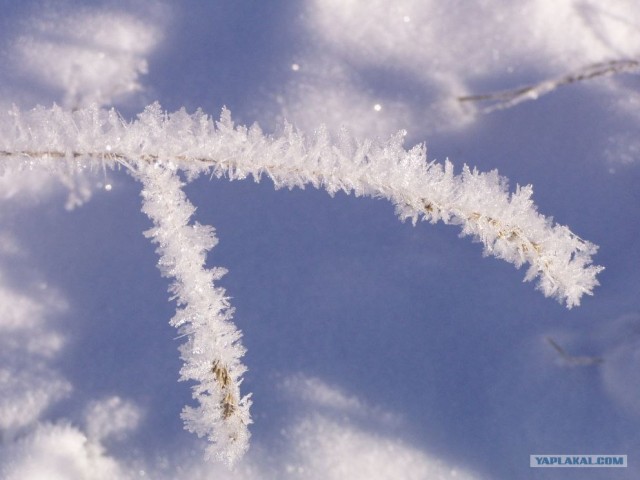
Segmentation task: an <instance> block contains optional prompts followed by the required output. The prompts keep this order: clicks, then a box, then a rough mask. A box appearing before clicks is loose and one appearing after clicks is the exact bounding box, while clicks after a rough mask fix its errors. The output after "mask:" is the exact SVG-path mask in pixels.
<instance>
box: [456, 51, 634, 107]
mask: <svg viewBox="0 0 640 480" xmlns="http://www.w3.org/2000/svg"><path fill="white" fill-rule="evenodd" d="M639 69H640V62H639V61H638V60H611V61H609V62H601V63H594V64H593V65H589V66H587V67H584V68H581V69H580V70H577V71H575V72H572V73H569V74H567V75H564V76H562V77H559V78H554V79H551V80H545V81H543V82H540V83H536V84H533V85H526V86H524V87H518V88H514V89H512V90H504V91H500V92H491V93H484V94H480V95H469V96H465V97H459V98H458V100H459V101H460V102H489V103H491V105H489V106H488V107H485V108H483V110H482V111H483V112H484V113H490V112H493V111H495V110H504V109H507V108H511V107H514V106H515V105H518V104H519V103H522V102H526V101H528V100H536V99H538V98H540V97H541V96H543V95H546V94H547V93H551V92H553V91H554V90H555V89H557V88H559V87H562V86H564V85H569V84H571V83H577V82H581V81H584V80H590V79H592V78H597V77H603V76H610V75H615V74H618V73H627V72H635V71H638V70H639Z"/></svg>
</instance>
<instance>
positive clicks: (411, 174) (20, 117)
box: [0, 104, 602, 308]
mask: <svg viewBox="0 0 640 480" xmlns="http://www.w3.org/2000/svg"><path fill="white" fill-rule="evenodd" d="M403 136H404V135H403V134H402V132H401V133H399V134H398V135H396V136H395V137H393V138H391V139H390V140H389V141H388V142H387V143H376V142H372V141H370V140H365V141H357V140H354V139H353V138H351V137H350V136H349V135H348V134H347V133H343V134H342V135H341V136H340V138H339V139H338V141H337V142H335V143H332V141H331V140H330V138H329V135H328V134H327V132H326V130H323V129H320V130H319V131H318V132H317V133H316V134H315V136H314V137H313V138H310V139H309V138H305V137H304V136H303V135H302V134H301V133H299V132H297V131H296V130H295V129H294V128H293V127H291V126H288V125H287V126H285V128H284V131H283V132H282V133H281V134H280V135H276V136H268V135H265V134H263V132H262V131H261V130H260V128H259V127H257V126H253V127H251V128H246V127H243V126H238V127H236V126H234V124H233V122H232V120H231V116H230V113H229V112H228V111H227V110H224V111H223V112H222V117H221V119H220V121H218V122H214V121H213V120H212V119H211V118H210V117H208V116H207V115H205V114H204V113H202V112H201V111H198V112H196V113H194V114H193V115H189V114H188V113H186V112H185V111H184V110H181V111H178V112H175V113H173V114H171V115H169V114H166V113H165V112H163V111H162V110H161V108H160V106H159V105H157V104H155V105H152V106H150V107H147V109H145V111H144V112H143V113H141V114H140V115H139V116H138V119H137V120H136V121H133V122H130V123H129V122H126V121H124V120H123V119H122V118H121V117H120V116H119V115H118V114H117V112H115V111H114V110H101V109H98V108H89V109H82V110H78V111H75V112H68V111H64V110H62V109H60V108H58V107H53V108H51V109H45V108H38V109H34V110H31V111H29V112H23V113H22V112H19V111H17V110H16V109H14V110H13V111H12V112H10V113H9V114H8V115H7V114H4V115H2V116H1V118H0V157H1V160H0V161H1V162H2V164H4V165H5V167H6V168H15V167H16V165H15V164H16V163H21V164H22V166H23V167H24V166H25V165H27V166H33V165H36V164H40V165H48V166H49V167H50V168H54V169H55V168H67V169H68V168H72V169H73V168H87V167H89V166H91V165H92V164H95V165H107V166H110V167H113V166H115V165H117V164H118V163H123V162H127V163H129V164H131V165H133V166H136V165H141V164H145V163H155V162H158V161H163V162H164V161H171V162H173V165H174V166H175V168H176V169H178V170H181V171H183V172H184V173H185V175H186V176H187V178H189V179H192V178H195V177H197V176H199V175H200V174H207V175H216V176H223V175H226V176H228V177H229V178H231V179H244V178H247V177H249V176H252V177H253V178H254V179H255V180H256V181H258V180H260V178H262V176H267V177H269V178H270V179H271V180H272V181H273V182H274V184H275V185H276V187H289V188H293V187H300V188H304V186H305V185H307V184H310V185H312V186H314V187H316V188H325V189H326V190H327V191H328V192H329V193H330V194H331V195H333V194H335V193H336V192H338V191H343V192H345V193H353V194H355V195H356V196H360V195H368V196H372V197H382V198H386V199H388V200H390V201H391V202H392V203H393V204H394V205H395V207H396V211H397V213H398V215H399V216H400V218H401V219H403V220H404V219H411V220H412V221H413V222H414V223H415V222H416V221H417V220H418V219H424V220H428V221H430V222H432V223H435V222H437V221H443V222H444V223H447V224H456V225H460V227H461V229H462V235H471V236H472V237H473V238H474V239H476V240H479V241H480V242H482V244H483V245H484V250H485V253H486V254H491V255H493V256H495V257H498V258H501V259H503V260H506V261H508V262H511V263H513V264H515V265H516V266H517V267H520V266H522V265H524V264H527V265H528V270H527V274H526V276H525V280H533V279H534V278H538V288H539V289H540V290H542V292H543V293H544V294H545V295H546V296H552V297H555V298H557V299H558V300H559V301H561V302H563V303H565V304H566V305H567V307H569V308H571V307H573V306H577V305H579V304H580V299H581V297H582V295H583V294H589V295H590V294H592V290H593V288H594V287H595V286H596V285H598V282H597V280H596V275H597V274H598V272H600V271H601V270H602V267H599V266H594V265H592V264H591V263H592V261H591V256H592V255H593V254H595V252H596V250H597V247H596V246H595V245H593V244H592V243H590V242H588V241H586V240H583V239H581V238H580V237H578V236H577V235H575V234H573V233H572V232H571V231H570V230H569V229H568V228H567V227H565V226H562V225H554V224H553V223H552V221H551V220H550V219H548V218H546V217H544V216H543V215H541V214H539V213H538V212H537V211H536V208H535V205H534V204H533V201H532V200H531V195H532V188H531V186H525V187H517V188H516V190H515V192H513V193H509V191H508V188H507V184H506V180H505V179H504V178H503V177H501V176H499V175H498V173H497V172H496V171H492V172H488V173H481V172H478V171H477V170H472V169H469V168H468V167H466V166H465V167H464V168H463V170H462V173H461V174H457V175H456V174H455V173H454V168H453V165H452V164H451V163H450V162H448V161H447V162H445V163H444V165H443V164H439V163H435V162H428V161H427V158H426V150H425V148H424V146H422V145H418V146H415V147H413V148H411V149H410V150H405V149H404V147H403ZM17 158H20V159H22V162H16V161H15V160H16V159H17Z"/></svg>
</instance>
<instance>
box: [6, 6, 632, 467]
mask: <svg viewBox="0 0 640 480" xmlns="http://www.w3.org/2000/svg"><path fill="white" fill-rule="evenodd" d="M0 6H1V7H2V11H3V16H2V18H1V19H0V25H2V27H3V28H2V29H0V32H1V33H0V41H1V42H2V48H1V49H0V52H1V53H0V55H1V56H2V57H3V58H2V61H3V65H5V66H6V67H5V68H3V69H2V70H1V71H0V107H1V108H3V109H6V110H9V109H10V108H11V105H12V104H15V105H17V106H18V107H19V108H21V109H23V110H25V109H29V108H31V107H33V106H35V105H36V104H38V103H40V104H44V105H46V106H50V105H51V103H52V102H54V101H55V102H57V103H59V104H64V105H65V106H67V107H68V108H75V107H81V106H83V105H84V104H85V102H91V101H98V102H101V103H103V104H105V106H110V102H112V103H113V105H114V106H115V107H116V108H117V109H118V110H119V111H120V112H121V113H122V115H123V116H124V117H125V118H132V117H133V116H134V115H135V114H136V113H138V112H139V111H141V110H142V108H144V106H145V105H147V104H149V103H151V102H153V101H155V100H158V101H159V102H160V103H161V105H162V106H163V107H164V108H166V109H167V110H169V111H174V110H177V109H178V108H180V107H182V106H185V107H186V108H187V110H188V111H193V110H195V109H196V108H198V107H201V108H202V109H203V110H204V111H205V112H207V113H209V114H211V115H214V116H217V115H218V114H219V112H220V110H221V108H222V106H223V105H226V106H228V107H229V108H230V110H231V111H232V112H233V113H234V118H236V119H237V120H238V121H239V122H240V123H244V124H251V123H252V122H254V121H257V122H259V123H260V125H261V127H262V128H263V130H265V131H273V132H279V131H281V128H282V123H281V122H282V120H283V119H284V118H286V119H287V120H288V121H290V122H291V123H293V124H295V125H296V126H297V127H298V128H300V129H302V130H303V131H306V132H308V133H309V134H312V133H313V130H314V129H315V128H317V127H318V126H319V125H320V124H321V123H325V124H327V127H328V128H329V130H330V131H331V132H333V133H339V132H340V129H341V128H342V127H343V126H345V127H347V128H349V129H350V131H352V132H353V133H354V134H356V135H357V136H360V137H375V136H381V137H387V136H388V135H390V134H392V133H394V132H396V131H397V130H399V129H405V130H407V132H408V134H407V137H406V139H405V142H406V143H407V144H408V145H412V144H414V143H419V142H423V141H425V142H426V144H427V148H428V156H429V158H431V159H437V160H438V161H440V162H444V160H445V158H447V157H448V158H449V159H450V160H451V161H452V162H453V163H454V164H455V165H457V166H459V167H461V166H462V165H463V164H464V163H467V164H469V165H472V166H474V167H477V168H479V169H480V170H481V171H490V170H492V169H495V168H497V169H498V170H499V171H500V173H501V174H503V175H505V176H506V177H508V178H509V179H510V180H511V184H512V185H515V184H516V183H518V184H521V185H526V184H529V183H531V184H533V186H534V195H533V198H534V201H535V202H536V204H537V205H538V207H539V210H540V211H541V212H542V213H544V214H547V215H553V216H554V218H555V220H556V221H557V222H559V223H560V224H565V225H568V226H569V227H570V228H571V229H572V231H574V232H575V233H576V234H578V235H579V236H580V237H582V238H585V239H588V240H590V241H592V242H594V243H595V244H597V245H599V246H600V250H599V253H598V254H597V255H596V257H595V261H596V263H598V264H600V265H604V266H605V267H606V270H605V271H603V272H602V273H601V274H600V275H599V281H600V283H601V286H600V287H597V288H596V289H595V292H594V293H595V294H594V296H593V297H586V298H584V299H583V301H582V305H581V306H580V307H577V308H574V309H572V310H570V311H569V310H567V309H566V308H564V307H562V306H561V305H559V304H558V303H556V302H554V301H551V300H549V299H545V298H544V297H542V296H541V295H539V294H538V293H536V292H535V291H534V290H533V289H532V288H531V286H530V285H528V284H522V283H521V281H520V279H521V278H522V273H521V272H517V271H515V270H514V269H513V268H512V267H511V266H509V265H506V264H505V263H504V262H498V261H495V260H494V259H490V258H488V259H485V258H482V248H481V247H480V246H479V245H478V244H474V243H472V242H470V241H469V240H467V239H464V238H463V239H459V238H457V235H458V232H457V231H456V229H452V228H451V227H448V226H444V225H441V224H440V225H430V224H427V223H419V224H418V225H417V226H415V227H413V226H411V225H410V224H409V223H407V224H402V223H399V222H398V221H397V219H396V218H395V216H394V215H393V207H392V206H391V205H390V204H388V203H387V202H381V201H379V200H371V199H363V198H353V197H347V196H345V195H342V194H340V193H338V194H337V195H336V196H335V197H334V198H331V197H329V196H328V195H326V193H323V192H321V191H316V190H313V189H307V190H305V191H301V190H293V191H286V190H278V191H275V190H274V188H273V185H271V184H270V183H269V182H268V181H263V182H261V183H259V184H255V183H253V182H252V181H234V182H229V181H228V180H226V179H224V178H223V179H216V178H213V179H211V180H209V179H208V178H200V179H198V180H197V181H195V182H193V183H191V184H189V185H188V186H187V187H186V193H187V196H188V197H189V199H190V201H191V203H193V204H194V205H195V206H196V207H197V211H196V213H195V220H196V221H198V222H199V223H201V224H203V225H213V226H214V227H215V228H216V234H217V236H218V238H219V240H220V243H219V244H218V245H217V246H216V247H215V248H214V249H213V250H212V251H211V252H210V254H209V256H208V260H207V264H208V265H209V266H211V267H213V266H220V267H224V268H227V269H228V270H229V273H228V274H227V275H226V276H225V277H223V278H222V279H221V280H220V283H221V286H223V287H224V288H225V290H226V291H227V294H228V295H229V296H230V297H231V301H232V305H233V307H234V308H235V313H234V320H235V323H236V324H237V326H238V327H239V328H240V329H241V330H242V331H243V334H244V336H243V343H244V346H245V347H246V348H247V354H246V355H245V357H244V362H245V364H246V365H247V366H248V368H249V371H248V372H247V373H246V374H245V380H244V383H243V385H242V388H243V390H244V391H247V392H253V397H252V399H253V403H254V404H253V407H252V415H253V420H254V423H253V424H252V425H251V426H250V429H251V432H252V439H251V448H250V450H249V452H248V454H247V456H246V457H245V459H244V460H243V461H242V462H241V463H240V464H239V465H237V466H236V468H235V469H234V470H233V471H232V472H228V471H227V470H226V467H224V466H223V465H218V464H211V463H207V462H205V460H204V455H203V451H204V441H203V440H198V439H197V438H196V437H195V436H193V435H191V434H190V433H188V432H186V431H184V430H183V428H182V424H181V420H180V411H181V410H182V406H183V405H185V404H188V403H190V386H189V385H188V384H186V383H177V381H176V380H177V379H178V372H179V370H180V360H179V355H178V352H177V347H178V345H179V344H180V343H182V340H181V339H180V340H176V339H175V337H176V333H175V330H174V329H173V328H172V327H170V326H169V324H168V321H169V319H170V318H171V317H172V316H173V315H174V309H175V306H174V305H173V304H172V303H169V302H167V293H166V289H167V286H168V285H167V281H166V279H164V278H161V277H160V275H159V274H158V271H157V269H156V267H155V265H156V263H157V258H156V254H155V253H154V247H153V246H152V245H151V244H150V243H149V241H148V239H146V238H145V237H144V236H143V235H142V232H143V231H145V230H148V229H149V228H150V227H151V224H150V221H149V220H148V219H146V218H145V217H144V215H143V214H142V213H141V212H140V197H139V192H140V185H139V184H138V183H136V182H135V181H134V180H133V179H132V178H131V177H130V176H128V175H127V174H126V173H125V172H124V171H117V170H107V171H102V170H96V171H93V172H91V171H87V172H84V173H83V174H82V175H77V176H69V175H63V174H56V175H46V174H43V172H41V171H38V170H33V171H29V170H24V171H22V172H19V173H18V174H11V175H5V176H4V177H1V178H0V199H1V201H2V208H1V209H0V222H2V229H0V331H1V332H2V335H1V339H0V358H2V362H1V363H0V432H1V436H0V442H1V443H0V478H3V479H4V478H7V479H13V478H16V479H17V478H20V479H38V478H43V477H44V478H61V479H76V478H78V479H92V478H96V479H98V478H145V477H146V478H160V479H162V478H167V479H168V478H202V479H204V478H230V479H236V478H237V479H257V478H261V479H262V478H274V479H276V478H301V479H307V478H308V479H314V478H329V479H332V478H336V479H337V478H353V479H358V478H367V479H371V478H380V479H383V478H394V479H395V478H419V479H431V478H487V479H488V478H492V479H502V478H528V477H530V476H531V475H532V474H533V473H534V472H532V471H531V470H530V469H529V466H528V464H529V459H528V456H529V455H530V454H536V453H558V454H572V453H573V454H577V453H585V454H587V453H594V454H595V453H598V454H600V453H612V454H627V455H629V465H630V466H629V468H627V469H624V470H622V469H616V470H615V471H614V470H605V469H599V470H598V471H585V470H578V471H576V470H572V469H563V470H561V471H558V470H555V469H546V470H544V471H542V470H539V471H536V472H535V475H536V476H539V477H540V478H545V479H546V478H548V479H556V478H605V479H606V478H630V479H631V478H636V476H637V468H636V467H634V465H636V464H637V462H638V457H637V453H636V452H637V451H638V450H639V447H640V435H639V433H638V432H639V431H640V428H639V427H640V409H639V408H638V405H639V404H640V378H639V376H638V374H637V372H638V368H637V363H638V361H639V360H640V358H639V357H640V296H639V295H638V293H639V292H638V285H640V278H638V276H639V274H638V268H637V265H638V261H639V260H640V259H639V258H638V256H639V255H638V251H639V249H638V245H637V242H638V224H639V220H640V218H639V212H640V209H639V208H638V206H639V197H638V193H637V192H638V189H637V184H638V180H640V178H639V177H640V175H639V170H638V169H639V166H640V163H639V157H638V155H639V152H640V142H639V140H638V138H640V135H639V133H640V131H639V130H640V127H639V125H640V122H639V121H638V120H640V118H639V117H638V111H639V110H638V105H639V104H640V94H639V93H638V76H637V74H621V75H614V76H610V77H606V78H604V77H601V78H596V79H593V80H590V81H585V82H580V83H576V84H572V85H567V86H565V87H563V88H562V89H558V90H557V91H554V92H552V93H550V94H548V95H545V96H544V97H541V98H539V99H537V100H534V101H530V102H526V103H523V104H520V105H517V106H514V107H513V108H510V109H506V110H502V111H496V112H493V113H491V114H482V113H481V112H480V108H481V106H480V105H478V106H474V105H473V104H469V103H464V104H462V103H460V102H458V100H457V98H458V97H461V96H466V95H471V94H476V93H486V92H491V91H501V90H506V89H510V88H515V87H518V86H521V85H529V84H532V83H536V82H540V81H544V80H547V79H550V78H558V77H561V76H563V75H565V74H567V73H570V72H573V71H575V70H577V69H580V68H583V67H585V66H588V65H590V64H593V63H597V62H602V61H608V60H615V59H627V58H637V57H638V56H639V53H640V28H639V27H640V9H638V8H637V3H636V2H635V1H634V0H617V1H610V2H607V3H606V5H605V4H603V3H602V2H595V1H589V0H581V1H577V0H575V1H571V0H563V1H550V0H526V1H521V2H511V1H506V0H489V1H485V2H478V3H477V4H476V5H471V4H470V2H463V1H457V2H446V4H445V3H443V2H436V1H428V0H421V1H417V0H415V1H411V0H406V1H403V0H398V1H395V2H383V1H367V2H364V1H355V0H354V1H348V2H346V1H338V0H316V1H310V0H309V1H304V2H296V3H294V2H284V1H282V2H237V3H231V2H218V1H215V2H187V3H185V2H156V1H144V2H137V3H136V5H135V6H133V7H132V6H130V5H129V4H127V3H125V2H119V1H110V2H75V1H72V0H69V1H67V2H65V3H64V4H62V5H56V6H55V8H54V7H53V6H52V4H50V3H46V2H8V1H3V2H0ZM145 71H146V72H148V73H147V74H144V72H145ZM74 82H76V83H74ZM65 207H67V208H65ZM547 337H550V338H552V339H553V340H554V341H555V342H556V343H557V344H558V345H560V346H561V347H562V348H563V349H564V350H565V351H566V352H567V353H568V354H569V355H572V356H591V357H601V358H602V359H603V362H602V363H594V364H592V365H588V366H583V367H579V366H574V367H571V366H570V365H571V362H567V361H565V360H566V359H565V358H563V357H562V356H560V355H559V354H558V352H557V351H556V350H555V349H554V348H552V347H551V346H550V344H549V342H548V341H547ZM105 416H106V417H109V418H111V419H113V421H112V423H107V422H105Z"/></svg>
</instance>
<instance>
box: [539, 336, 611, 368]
mask: <svg viewBox="0 0 640 480" xmlns="http://www.w3.org/2000/svg"><path fill="white" fill-rule="evenodd" d="M546 340H547V342H549V344H550V345H551V346H552V347H553V349H554V350H555V351H556V352H558V354H559V355H560V357H562V360H563V362H564V363H565V364H566V365H567V366H569V367H588V366H590V365H598V364H600V363H602V362H604V358H602V357H589V356H573V355H569V354H568V353H567V352H566V351H565V350H564V348H562V347H561V346H560V345H558V344H557V343H556V342H555V341H554V340H553V338H551V337H546Z"/></svg>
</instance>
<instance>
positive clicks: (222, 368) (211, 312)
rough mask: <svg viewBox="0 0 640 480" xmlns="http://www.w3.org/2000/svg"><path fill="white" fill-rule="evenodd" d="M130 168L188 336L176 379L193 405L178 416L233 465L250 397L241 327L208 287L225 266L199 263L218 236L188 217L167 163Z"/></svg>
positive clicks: (244, 437)
mask: <svg viewBox="0 0 640 480" xmlns="http://www.w3.org/2000/svg"><path fill="white" fill-rule="evenodd" d="M133 175H134V176H135V177H136V178H138V179H139V180H140V181H141V182H142V184H143V187H144V188H143V190H142V193H141V195H142V198H143V207H142V211H143V212H144V213H145V214H146V215H147V216H148V217H149V218H150V219H151V220H152V221H153V224H154V227H153V228H152V229H150V230H148V231H146V232H145V235H146V236H147V237H149V238H151V240H152V241H153V242H154V243H156V244H157V245H158V247H157V250H156V251H157V252H158V254H159V255H160V260H159V262H158V267H159V268H160V270H161V272H162V275H163V276H165V277H169V278H172V279H173V283H172V284H171V287H170V288H169V291H170V293H171V294H172V295H173V298H174V299H175V300H176V302H177V304H178V310H177V312H176V315H175V316H174V317H173V319H172V320H171V324H172V325H173V326H175V327H177V328H178V329H179V331H180V333H181V334H182V335H183V336H186V337H187V342H186V343H184V344H183V345H182V346H181V347H180V353H181V357H182V359H183V361H184V366H183V367H182V369H181V371H180V374H181V376H180V379H181V380H190V381H195V382H196V384H195V385H194V386H193V397H194V399H196V400H197V401H198V402H199V405H198V406H197V407H195V408H193V407H185V409H184V410H183V412H182V418H183V419H184V421H185V426H186V428H187V429H188V430H189V431H191V432H194V433H196V434H197V435H198V436H203V435H206V436H207V437H208V439H209V440H210V442H211V444H210V445H209V447H208V448H207V455H208V456H210V457H215V458H218V459H220V460H223V461H226V462H227V463H229V464H233V463H234V462H235V461H236V460H237V459H239V458H240V457H242V455H244V453H245V451H246V450H247V448H248V442H249V431H248V429H247V425H248V424H249V423H251V419H250V416H249V406H250V405H251V402H250V400H249V396H245V397H241V396H240V388H239V387H240V383H241V377H242V374H243V373H244V372H245V371H246V368H245V366H244V365H243V364H242V363H241V362H240V358H241V357H242V355H243V354H244V348H243V347H242V346H241V345H240V337H241V334H240V332H239V331H238V330H237V329H236V327H235V326H234V324H233V322H232V319H231V317H232V314H233V309H232V308H231V307H230V306H229V302H228V299H227V297H226V296H225V291H224V289H223V288H221V287H216V286H214V282H215V281H217V280H219V279H220V278H221V277H222V276H223V275H224V274H225V273H226V270H224V269H222V268H213V269H207V268H205V257H206V253H207V251H209V250H210V249H211V248H213V247H214V246H215V245H216V243H218V241H217V239H216V236H215V233H214V229H213V227H210V226H205V225H200V224H199V223H195V224H189V220H190V218H191V215H192V214H193V212H195V207H194V206H193V205H192V204H191V203H190V202H189V200H188V199H187V198H186V196H185V194H184V192H183V191H182V183H181V182H180V179H179V178H178V175H177V173H176V169H175V165H173V164H172V163H171V162H161V161H158V162H154V163H147V162H138V164H137V165H136V167H135V169H134V172H133Z"/></svg>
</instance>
